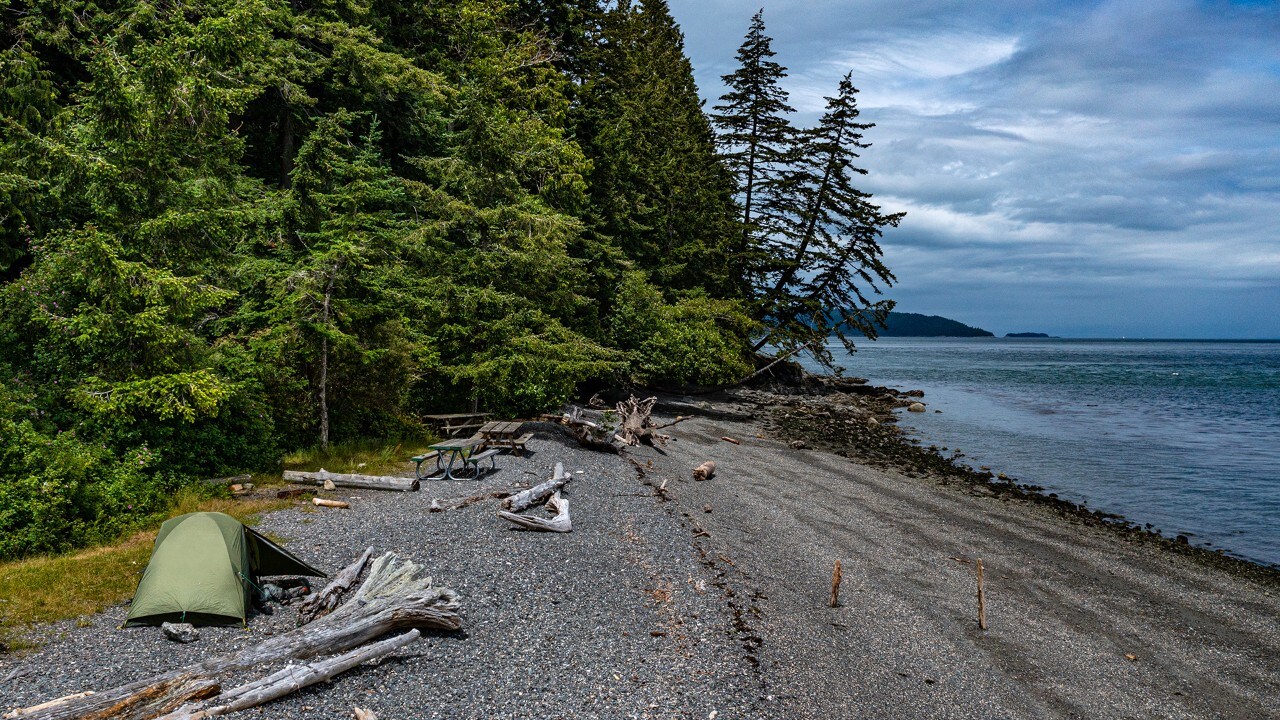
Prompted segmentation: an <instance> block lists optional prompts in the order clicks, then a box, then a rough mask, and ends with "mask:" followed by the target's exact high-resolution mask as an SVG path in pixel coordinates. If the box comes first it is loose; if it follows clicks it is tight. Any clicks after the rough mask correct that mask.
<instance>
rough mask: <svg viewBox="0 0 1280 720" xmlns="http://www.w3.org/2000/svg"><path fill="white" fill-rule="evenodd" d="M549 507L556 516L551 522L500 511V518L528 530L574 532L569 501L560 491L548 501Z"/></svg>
mask: <svg viewBox="0 0 1280 720" xmlns="http://www.w3.org/2000/svg"><path fill="white" fill-rule="evenodd" d="M547 507H548V508H550V509H551V510H552V511H553V512H555V514H556V516H555V517H553V518H551V519H550V520H548V519H546V518H540V517H534V516H531V515H517V514H515V513H513V512H507V511H505V510H502V511H499V512H498V517H500V518H502V519H503V520H507V521H508V522H513V523H515V524H516V525H519V526H520V527H522V528H525V529H527V530H540V531H542V532H558V533H567V532H573V520H571V519H570V518H569V501H568V500H566V499H564V498H562V497H560V492H559V491H556V493H555V494H554V495H552V496H551V499H550V500H548V501H547Z"/></svg>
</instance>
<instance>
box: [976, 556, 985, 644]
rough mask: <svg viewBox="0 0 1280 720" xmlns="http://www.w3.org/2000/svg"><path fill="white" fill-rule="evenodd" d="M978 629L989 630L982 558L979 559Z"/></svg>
mask: <svg viewBox="0 0 1280 720" xmlns="http://www.w3.org/2000/svg"><path fill="white" fill-rule="evenodd" d="M977 565H978V629H979V630H986V629H987V596H986V594H985V593H984V592H983V591H982V558H978V563H977Z"/></svg>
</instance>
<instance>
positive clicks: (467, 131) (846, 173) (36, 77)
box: [0, 0, 902, 558]
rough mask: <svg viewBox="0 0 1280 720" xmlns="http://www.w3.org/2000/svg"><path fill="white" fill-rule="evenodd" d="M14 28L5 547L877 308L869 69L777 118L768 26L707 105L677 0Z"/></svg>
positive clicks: (7, 74) (184, 7)
mask: <svg viewBox="0 0 1280 720" xmlns="http://www.w3.org/2000/svg"><path fill="white" fill-rule="evenodd" d="M0 23H2V29H0V33H2V35H3V37H2V45H0V558H8V557H21V556H25V555H30V554H33V553H41V552H56V551H61V550H64V549H67V548H71V547H76V546H81V545H84V544H87V543H91V542H95V541H99V540H103V539H109V538H111V537H114V536H115V535H117V534H119V533H120V532H122V531H125V530H128V529H130V528H131V527H133V526H135V525H136V524H137V523H138V522H141V521H143V520H145V519H147V518H149V517H152V516H153V515H154V514H155V513H158V512H162V511H163V510H164V509H165V508H166V507H167V503H168V502H170V499H171V497H172V496H173V494H174V492H175V491H177V490H178V489H179V488H182V487H183V486H186V485H189V484H191V483H193V482H196V481H198V480H199V479H200V478H210V477H216V476H220V475H228V474H231V473H233V472H239V471H246V470H263V469H270V468H273V467H278V466H279V463H280V458H281V456H282V453H283V452H285V451H286V450H289V449H294V448H302V447H313V446H319V447H323V446H327V445H328V444H330V443H337V442H343V441H347V440H352V439H356V438H370V437H375V438H402V437H414V436H421V434H422V432H423V428H422V426H421V420H420V418H421V415H422V414H423V413H430V412H450V411H457V410H465V409H470V408H471V407H473V406H478V407H479V408H480V409H482V410H486V411H489V412H492V413H494V414H495V415H496V416H500V417H519V416H526V417H527V416H530V415H532V414H535V413H537V412H541V411H545V410H548V409H551V408H555V407H558V406H559V405H561V404H562V403H564V402H566V401H568V400H569V399H571V398H573V397H575V396H576V395H577V394H578V393H579V392H580V391H581V390H582V389H583V388H585V387H590V386H593V385H594V386H627V385H632V386H642V387H679V386H689V385H697V386H717V385H725V384H730V383H733V382H735V381H737V380H740V379H741V378H743V377H745V376H747V375H749V374H750V373H751V372H752V371H753V370H755V369H756V367H758V366H759V365H760V364H761V363H763V362H767V360H768V359H767V358H764V357H762V356H761V355H762V353H768V354H784V353H789V352H793V351H795V350H797V349H799V348H808V349H809V350H810V351H813V352H816V353H818V354H819V355H820V356H821V354H822V353H823V352H824V351H823V350H822V345H821V343H816V342H815V340H819V339H825V338H826V337H827V336H828V335H830V334H832V333H835V334H837V335H839V336H840V337H841V338H843V339H845V340H846V341H849V338H847V337H846V336H845V333H851V334H852V335H853V336H858V337H861V336H863V335H868V336H874V334H875V332H876V328H877V323H878V322H882V321H883V319H884V317H885V316H886V314H887V313H888V312H889V310H890V308H891V307H892V303H891V302H890V301H888V300H885V299H883V297H882V296H881V293H882V291H883V290H884V289H886V288H887V287H888V286H890V285H891V284H892V282H893V279H894V278H893V276H892V274H891V273H890V271H889V269H888V268H887V267H885V265H884V264H883V261H882V256H881V252H880V247H879V239H880V237H881V232H882V231H883V230H884V229H886V228H890V227H893V226H896V225H897V224H898V222H899V221H900V219H901V217H902V216H901V214H893V213H888V212H884V211H882V210H881V209H880V208H879V207H878V206H876V205H875V204H874V203H873V201H872V200H873V199H872V198H871V196H870V195H868V194H866V193H863V192H861V191H859V190H858V189H857V188H856V187H855V184H854V183H855V181H856V179H857V177H858V176H859V175H861V174H863V173H865V172H866V171H865V170H863V169H861V168H859V167H858V165H857V162H858V158H859V153H860V152H861V151H862V150H863V149H865V148H866V147H868V144H867V143H865V142H864V139H863V133H864V132H865V131H867V130H868V129H869V128H871V127H872V126H871V125H870V124H868V123H864V122H862V121H861V120H860V118H859V113H858V109H857V103H856V93H857V90H856V88H855V87H854V86H853V84H852V76H846V77H845V78H844V79H843V80H842V81H841V82H840V83H839V85H838V86H837V87H834V88H832V95H831V97H830V98H828V107H827V111H826V112H825V113H824V114H823V116H822V118H821V120H820V121H819V122H818V124H817V125H815V126H814V127H811V128H798V127H794V126H793V125H792V122H791V120H790V117H791V115H792V113H793V111H792V110H791V108H790V107H789V106H788V105H787V94H786V92H785V90H784V88H783V80H784V79H785V76H786V73H785V68H784V67H782V66H781V65H779V64H778V63H776V62H775V61H774V60H773V56H774V51H773V49H772V47H771V40H770V38H769V37H768V35H767V34H766V32H765V25H764V19H763V16H762V14H759V13H757V14H756V16H755V17H754V18H752V19H751V22H750V24H749V28H748V32H747V34H746V37H745V39H744V41H743V45H742V47H741V49H740V50H739V53H738V58H737V64H738V66H739V69H738V70H737V71H735V73H733V74H731V75H728V76H726V77H725V83H726V86H727V87H728V88H729V91H728V92H727V93H726V95H725V96H724V97H722V98H721V99H720V101H719V102H718V103H715V104H714V107H712V108H704V107H703V104H702V102H701V100H700V99H699V96H698V92H697V88H696V86H695V84H694V79H693V72H692V68H691V66H690V63H689V60H688V59H687V57H686V55H685V52H684V45H683V37H682V35H681V33H680V31H679V29H678V27H677V25H676V23H675V22H674V20H673V19H672V16H671V13H670V11H669V9H668V7H667V5H666V2H665V1H664V0H641V1H640V2H627V1H625V0H623V1H622V2H602V1H600V0H445V1H438V0H416V1H413V2H411V1H409V0H89V1H87V2H71V1H69V0H0ZM831 308H846V309H847V310H839V311H836V312H834V313H833V312H830V309H831Z"/></svg>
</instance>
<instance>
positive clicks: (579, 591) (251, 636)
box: [0, 426, 768, 719]
mask: <svg viewBox="0 0 1280 720" xmlns="http://www.w3.org/2000/svg"><path fill="white" fill-rule="evenodd" d="M540 427H541V428H542V431H541V432H540V433H539V436H538V437H537V438H535V439H534V440H532V441H531V442H530V443H529V447H530V450H531V451H532V452H531V453H530V455H528V456H527V457H524V458H518V457H509V456H500V457H499V458H498V461H497V462H498V467H499V470H498V471H497V472H496V473H492V474H489V475H488V476H487V477H485V478H483V479H481V480H478V481H477V480H456V481H432V482H429V483H426V484H424V485H423V490H422V491H421V492H417V493H403V494H397V493H381V492H373V491H344V490H340V491H338V492H336V493H329V495H330V496H332V497H334V498H338V499H346V500H348V501H349V502H350V503H351V505H352V508H351V509H350V510H319V511H314V512H313V511H311V510H310V508H309V507H307V508H302V507H299V508H293V509H288V510H284V511H281V512H277V513H273V514H271V515H269V516H267V517H266V518H265V519H264V521H263V522H262V524H261V525H260V526H259V529H260V530H263V531H266V532H270V533H273V534H274V535H276V536H279V537H283V538H285V539H286V540H287V541H288V542H287V547H288V548H289V549H290V551H292V552H294V553H296V554H298V555H300V556H301V557H303V558H305V559H306V560H308V561H309V562H312V563H313V564H316V565H317V566H318V567H321V568H323V569H326V570H330V571H333V570H336V569H338V568H340V567H341V566H342V565H345V564H346V563H348V562H350V561H351V560H352V559H354V558H355V557H356V556H357V555H358V554H359V553H360V552H361V551H362V550H363V548H364V547H366V546H370V545H372V546H374V547H376V548H378V549H379V550H392V551H395V552H397V553H401V554H404V555H406V556H409V557H412V558H415V559H417V560H418V561H420V562H423V563H425V565H426V566H427V567H428V568H429V569H430V571H431V573H432V576H433V577H434V578H435V580H436V582H437V583H439V584H442V585H447V586H449V587H452V588H454V589H455V590H457V591H458V592H459V593H460V595H461V597H462V603H463V608H464V615H465V626H464V631H462V632H459V633H455V634H435V635H430V634H429V635H427V636H426V637H425V638H424V639H423V640H422V641H419V642H417V643H414V644H413V645H410V646H408V647H407V648H405V649H404V650H403V651H402V652H401V653H399V654H398V655H397V656H395V657H394V658H393V659H389V660H387V661H385V662H383V663H382V664H381V666H379V667H368V666H366V667H361V668H357V669H356V670H353V671H351V672H350V673H348V674H346V675H344V676H340V677H339V678H338V679H337V680H336V681H335V682H334V683H332V684H331V685H329V686H321V687H316V688H310V689H306V690H304V691H301V692H299V693H296V694H295V695H292V696H290V697H288V698H286V699H284V700H281V701H278V702H276V703H272V704H271V705H270V706H269V707H268V708H266V712H267V715H268V716H270V717H274V718H294V717H297V718H301V717H307V718H316V717H350V714H351V708H352V707H353V706H357V705H358V706H360V707H365V708H370V709H373V710H375V711H376V712H377V713H378V715H379V717H382V718H388V719H391V718H583V719H585V718H706V717H708V716H709V715H710V714H711V713H712V712H716V713H717V714H718V715H719V716H720V717H761V716H765V715H767V714H768V709H767V708H757V705H758V703H759V702H760V698H759V696H760V680H759V679H758V677H757V675H756V673H755V670H754V668H753V666H752V665H751V664H750V663H748V662H746V661H745V660H744V657H743V652H742V649H741V645H740V642H739V640H738V635H739V633H738V632H737V631H736V630H735V629H734V627H733V622H732V613H731V612H730V611H729V610H728V608H727V605H726V603H725V600H724V598H723V593H722V591H721V590H719V589H717V588H716V587H715V586H714V585H712V584H710V582H709V579H710V577H711V576H710V575H709V573H708V570H707V568H706V567H705V566H704V565H702V564H701V563H700V561H699V560H698V558H697V556H696V554H695V553H694V552H693V551H692V547H691V545H690V542H689V534H688V531H687V530H685V529H684V528H683V527H681V525H680V523H679V522H678V521H677V520H676V519H675V517H674V516H673V515H672V514H671V513H669V512H667V511H666V510H665V509H664V508H662V507H661V506H660V504H659V502H658V500H657V499H656V498H655V497H654V496H653V493H652V491H651V489H650V488H647V487H645V486H644V485H642V484H641V482H640V481H639V480H638V478H637V475H636V472H635V470H634V469H633V468H632V467H631V466H630V465H629V464H627V463H626V462H625V461H624V460H622V459H620V458H618V457H616V456H612V455H604V454H599V453H592V452H587V451H583V450H581V449H579V448H577V447H576V446H574V444H573V443H572V441H566V440H565V439H563V437H562V436H561V435H560V433H559V431H558V430H556V429H554V428H552V427H550V426H540ZM557 461H562V462H564V463H565V465H566V468H568V469H569V470H571V471H573V472H574V473H575V475H574V480H573V481H572V482H571V483H570V485H569V488H568V492H566V497H570V498H572V503H571V508H572V512H573V522H574V530H573V532H572V533H570V534H567V535H559V534H550V533H534V532H528V531H524V530H520V529H516V528H514V526H512V525H511V524H509V523H507V522H505V521H502V520H500V519H498V518H497V517H496V515H495V513H496V511H497V508H498V505H497V503H498V501H497V500H487V501H484V502H481V503H477V504H474V505H471V506H468V507H466V508H463V509H460V510H453V511H448V512H442V513H429V512H428V511H427V507H428V505H429V504H430V502H431V499H432V498H433V497H439V498H460V497H465V496H468V495H471V494H473V493H477V492H480V491H482V490H491V489H499V488H503V487H508V486H510V485H511V484H512V483H515V482H517V481H524V482H525V483H529V482H530V481H538V480H542V479H545V478H548V477H550V475H551V470H552V466H553V465H554V464H555V462H557ZM124 614H125V608H114V609H112V610H110V611H108V612H107V613H104V614H103V615H101V616H99V617H97V618H94V619H93V627H89V628H82V627H76V626H75V625H74V624H70V623H68V624H61V625H59V626H57V627H55V628H50V629H48V630H46V631H45V635H46V639H47V640H48V641H49V642H48V644H47V645H46V646H45V647H43V648H42V649H41V650H40V651H38V652H37V653H35V654H33V655H31V656H28V657H25V658H22V659H21V660H19V661H17V662H16V663H15V662H14V661H13V660H12V659H11V658H0V679H3V678H5V677H7V676H10V675H13V676H14V677H12V679H10V680H9V681H8V682H4V683H0V708H5V709H8V708H11V707H15V706H26V705H30V704H34V703H37V702H41V701H44V700H48V699H50V698H53V697H58V696H61V695H64V694H68V693H72V692H78V691H81V690H85V689H92V688H101V687H109V686H113V685H116V684H120V683H122V682H126V681H130V680H133V679H137V678H139V677H143V676H145V675H148V674H151V673H153V672H157V671H161V670H166V669H169V668H171V667H175V666H179V665H182V664H185V663H188V662H191V661H193V660H197V659H199V658H201V657H204V656H206V655H209V654H215V653H222V652H226V651H228V650H231V649H233V648H235V647H239V646H243V645H245V644H247V643H250V642H254V641H256V640H260V639H261V638H262V636H263V635H264V634H267V633H271V632H281V631H284V630H287V629H288V628H289V627H291V626H292V624H293V621H294V618H295V615H294V611H293V610H292V609H288V608H286V609H282V610H278V611H277V612H276V613H275V614H274V615H273V616H270V617H266V616H260V617H255V618H253V619H252V620H251V621H250V623H249V628H248V629H247V630H245V629H237V628H205V629H202V632H203V633H204V637H203V638H202V639H201V640H200V641H199V642H197V643H194V644H192V645H185V646H183V645H176V644H174V643H170V642H167V641H165V640H163V639H162V638H161V637H160V634H159V631H158V630H156V629H151V628H131V629H127V630H120V629H117V626H118V625H119V623H120V622H121V621H122V619H123V617H124ZM51 668H56V669H57V671H54V672H51V671H50V669H51Z"/></svg>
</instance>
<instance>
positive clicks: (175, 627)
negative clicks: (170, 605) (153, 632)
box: [160, 622, 200, 643]
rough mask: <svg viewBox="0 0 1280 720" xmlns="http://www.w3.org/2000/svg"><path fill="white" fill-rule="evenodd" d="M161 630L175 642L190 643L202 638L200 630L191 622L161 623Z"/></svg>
mask: <svg viewBox="0 0 1280 720" xmlns="http://www.w3.org/2000/svg"><path fill="white" fill-rule="evenodd" d="M160 630H161V632H163V633H164V636H165V637H167V638H169V639H170V640H173V641H174V642H180V643H190V642H195V641H197V640H199V639H200V631H199V630H196V628H195V626H194V625H192V624H191V623H171V622H167V623H161V625H160Z"/></svg>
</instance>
